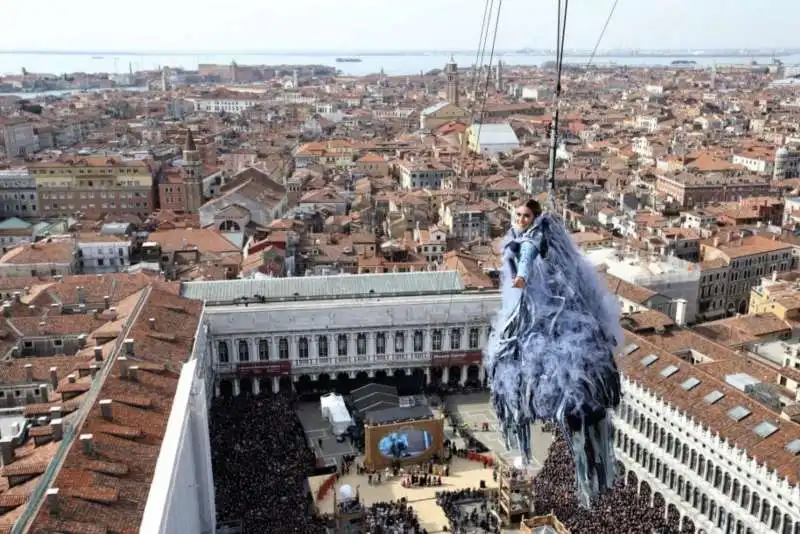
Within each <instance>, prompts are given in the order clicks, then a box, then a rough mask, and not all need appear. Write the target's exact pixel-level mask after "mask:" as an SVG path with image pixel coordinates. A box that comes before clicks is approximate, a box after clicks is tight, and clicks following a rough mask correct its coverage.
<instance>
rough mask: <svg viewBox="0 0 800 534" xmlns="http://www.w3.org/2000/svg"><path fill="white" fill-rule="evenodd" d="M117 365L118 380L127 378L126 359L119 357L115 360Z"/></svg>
mask: <svg viewBox="0 0 800 534" xmlns="http://www.w3.org/2000/svg"><path fill="white" fill-rule="evenodd" d="M117 363H118V364H119V376H120V378H128V365H129V364H128V358H126V357H125V356H120V357H119V358H117Z"/></svg>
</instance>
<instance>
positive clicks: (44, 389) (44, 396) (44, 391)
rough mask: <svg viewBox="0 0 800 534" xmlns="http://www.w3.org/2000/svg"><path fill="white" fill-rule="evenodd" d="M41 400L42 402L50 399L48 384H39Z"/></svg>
mask: <svg viewBox="0 0 800 534" xmlns="http://www.w3.org/2000/svg"><path fill="white" fill-rule="evenodd" d="M39 398H40V400H41V401H42V402H47V401H48V400H49V399H50V387H49V386H48V385H47V384H39Z"/></svg>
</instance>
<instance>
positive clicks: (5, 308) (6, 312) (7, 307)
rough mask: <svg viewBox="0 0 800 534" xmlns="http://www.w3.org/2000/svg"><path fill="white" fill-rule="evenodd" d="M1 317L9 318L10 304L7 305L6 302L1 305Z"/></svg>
mask: <svg viewBox="0 0 800 534" xmlns="http://www.w3.org/2000/svg"><path fill="white" fill-rule="evenodd" d="M3 316H4V317H11V304H9V303H8V302H6V303H5V304H3Z"/></svg>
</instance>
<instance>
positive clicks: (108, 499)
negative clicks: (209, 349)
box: [31, 288, 202, 533]
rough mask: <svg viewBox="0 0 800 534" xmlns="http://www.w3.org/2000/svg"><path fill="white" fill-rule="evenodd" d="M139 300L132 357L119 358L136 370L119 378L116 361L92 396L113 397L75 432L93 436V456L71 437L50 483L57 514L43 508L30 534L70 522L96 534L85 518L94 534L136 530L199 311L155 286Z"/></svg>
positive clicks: (193, 304) (131, 335) (94, 409)
mask: <svg viewBox="0 0 800 534" xmlns="http://www.w3.org/2000/svg"><path fill="white" fill-rule="evenodd" d="M143 298H146V301H145V302H144V303H143V305H142V308H141V311H140V312H139V314H138V316H137V320H136V321H135V323H134V324H133V325H132V326H131V328H130V330H129V331H128V332H127V333H126V334H125V335H126V337H127V338H131V339H133V340H134V348H133V354H132V355H126V356H127V358H128V360H129V362H130V365H138V366H139V367H140V370H139V373H138V374H137V379H136V380H131V379H124V378H122V377H121V376H120V363H119V362H117V363H116V364H115V366H114V369H112V371H111V372H110V373H109V375H108V376H107V377H106V380H105V382H104V383H103V385H102V388H101V390H100V393H99V395H98V396H97V399H96V403H97V402H99V401H101V400H104V399H111V400H112V411H111V414H112V415H111V419H110V420H106V419H104V418H103V417H102V414H101V410H100V406H99V405H98V404H95V405H94V406H92V408H91V409H90V411H89V414H88V416H87V418H86V420H85V421H84V422H83V424H82V425H81V427H80V430H79V432H77V434H92V435H93V436H94V437H93V442H92V446H93V454H92V455H91V456H87V455H86V454H85V453H84V452H83V450H82V447H81V445H80V443H78V441H77V440H75V442H74V443H73V444H72V445H71V448H70V451H69V452H68V453H67V456H66V458H65V460H64V464H63V466H62V468H61V470H60V472H59V473H58V475H57V476H56V478H55V480H54V482H53V483H52V487H57V488H59V489H60V490H61V492H62V493H61V497H60V510H59V513H58V515H57V516H53V515H51V514H50V513H49V512H48V511H47V510H46V509H45V507H44V506H42V507H41V508H40V509H39V512H38V514H37V515H36V517H35V519H34V520H33V522H32V527H31V532H35V533H39V532H40V533H50V532H54V531H59V529H63V525H64V524H65V522H70V521H73V522H74V523H73V526H71V527H70V528H73V529H75V530H74V531H75V532H82V533H85V532H95V531H90V530H88V526H86V524H85V523H83V521H85V520H86V518H92V524H93V525H94V527H95V528H96V529H98V530H96V532H109V531H110V532H115V533H118V532H119V533H125V532H131V533H133V532H138V526H139V523H140V522H141V518H142V514H143V513H144V506H145V504H146V501H147V496H148V494H149V491H150V484H151V482H152V477H153V473H154V471H155V464H156V460H157V458H158V454H159V451H160V446H161V441H162V440H163V437H164V433H165V431H166V425H167V420H168V418H169V412H170V409H171V406H172V401H173V397H174V395H175V390H176V388H177V383H178V376H179V375H178V371H179V369H180V366H181V364H182V363H183V362H185V361H186V360H187V359H188V357H189V356H190V354H191V349H192V345H193V342H194V335H195V332H196V329H197V323H198V321H199V316H200V313H201V310H202V303H200V302H196V301H189V300H186V299H183V298H181V297H177V296H174V295H171V294H169V293H166V292H162V291H159V290H158V289H155V288H154V289H152V291H150V292H149V294H147V296H146V297H145V296H143ZM151 317H152V318H154V319H155V324H156V325H157V326H156V330H155V332H156V333H162V334H171V335H169V336H167V335H163V336H162V335H156V336H153V335H150V334H153V333H154V330H153V329H152V328H151V327H150V326H149V318H151ZM122 350H124V349H122ZM96 488H101V491H99V492H97V491H96ZM108 489H112V490H113V491H115V492H116V494H113V492H111V491H109V490H108ZM90 501H93V502H90ZM98 502H104V503H105V504H98ZM81 529H83V530H81ZM66 531H69V530H66Z"/></svg>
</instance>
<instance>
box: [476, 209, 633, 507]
mask: <svg viewBox="0 0 800 534" xmlns="http://www.w3.org/2000/svg"><path fill="white" fill-rule="evenodd" d="M503 264H504V265H503V271H502V277H501V282H502V285H501V287H502V306H501V309H500V312H499V313H498V315H497V317H496V318H495V322H494V324H493V328H492V333H491V335H490V337H489V343H488V346H487V349H486V353H485V355H484V365H485V367H486V370H487V371H488V376H489V381H490V385H491V391H492V394H491V397H492V404H493V407H494V410H495V412H496V413H497V417H498V420H499V421H500V426H501V431H502V433H503V436H504V438H505V442H506V446H507V447H509V446H510V445H511V444H512V443H511V438H512V436H514V437H516V442H517V444H518V446H519V449H520V451H521V452H522V455H523V458H524V460H525V461H526V462H527V461H529V460H530V454H531V449H530V425H531V424H532V423H533V422H534V421H536V420H541V421H552V422H555V423H556V424H558V425H559V426H560V428H561V430H562V432H563V433H564V436H565V437H566V439H567V441H568V443H569V444H570V447H571V449H572V454H573V457H574V459H575V476H576V481H577V488H578V492H579V495H580V497H581V502H582V503H583V505H584V506H590V505H591V501H592V499H593V498H594V496H596V495H597V494H598V493H600V492H602V491H604V490H605V489H607V488H610V487H611V486H612V485H613V482H614V471H615V460H614V451H613V432H612V427H611V414H610V413H607V410H608V409H609V408H615V407H616V406H618V405H619V401H620V378H619V372H618V370H617V367H616V364H615V362H614V358H613V351H614V349H615V347H617V346H618V345H620V344H621V343H622V340H623V337H622V329H621V328H620V325H619V319H620V307H619V303H618V302H617V300H616V298H614V296H613V295H612V294H611V293H610V292H609V291H608V290H607V289H606V287H605V285H604V284H603V283H602V281H600V279H599V277H598V275H597V272H596V271H595V269H594V267H593V266H592V265H591V264H590V263H589V262H588V260H587V259H586V258H585V257H584V256H583V254H582V253H581V252H580V250H579V249H578V248H577V247H576V246H575V244H574V243H573V242H572V239H571V237H570V235H569V233H568V232H567V231H566V229H565V228H564V226H563V225H562V224H561V223H560V222H559V221H558V219H556V217H555V216H554V215H552V214H550V213H544V214H542V215H540V216H539V217H538V218H537V219H536V221H534V223H533V224H532V225H531V226H530V227H528V228H527V229H526V230H525V231H523V232H518V231H517V230H515V229H513V228H512V229H511V230H510V231H509V233H508V236H507V240H506V244H505V250H504V262H503ZM516 276H520V277H522V278H524V279H525V287H524V289H516V288H513V287H512V282H513V280H514V278H515V277H516Z"/></svg>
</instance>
